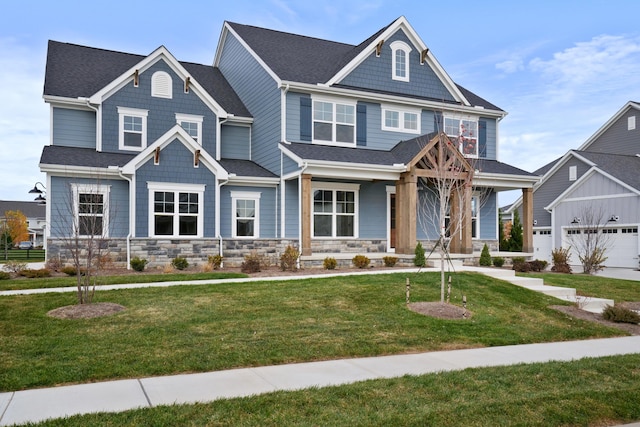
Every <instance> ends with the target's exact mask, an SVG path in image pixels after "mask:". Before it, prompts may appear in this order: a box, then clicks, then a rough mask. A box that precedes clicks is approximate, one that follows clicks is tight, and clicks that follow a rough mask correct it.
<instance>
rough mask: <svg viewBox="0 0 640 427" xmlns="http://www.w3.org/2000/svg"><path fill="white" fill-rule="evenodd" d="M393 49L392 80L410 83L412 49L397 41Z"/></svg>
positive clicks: (392, 44)
mask: <svg viewBox="0 0 640 427" xmlns="http://www.w3.org/2000/svg"><path fill="white" fill-rule="evenodd" d="M390 47H391V69H392V73H391V78H392V79H393V80H400V81H402V82H408V81H409V53H410V52H411V48H410V47H409V45H408V44H406V43H405V42H402V41H400V40H396V41H394V42H393V43H391V45H390Z"/></svg>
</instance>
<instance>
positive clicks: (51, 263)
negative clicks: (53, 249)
mask: <svg viewBox="0 0 640 427" xmlns="http://www.w3.org/2000/svg"><path fill="white" fill-rule="evenodd" d="M45 267H46V268H47V269H49V270H51V271H60V269H61V268H62V260H61V259H60V257H53V258H49V259H48V260H47V263H46V264H45Z"/></svg>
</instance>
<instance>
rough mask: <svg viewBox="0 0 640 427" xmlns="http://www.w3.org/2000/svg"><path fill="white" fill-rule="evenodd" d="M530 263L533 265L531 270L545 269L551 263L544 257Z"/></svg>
mask: <svg viewBox="0 0 640 427" xmlns="http://www.w3.org/2000/svg"><path fill="white" fill-rule="evenodd" d="M529 265H530V266H531V271H544V269H545V268H547V265H549V263H548V262H547V261H545V260H542V259H536V260H533V261H529Z"/></svg>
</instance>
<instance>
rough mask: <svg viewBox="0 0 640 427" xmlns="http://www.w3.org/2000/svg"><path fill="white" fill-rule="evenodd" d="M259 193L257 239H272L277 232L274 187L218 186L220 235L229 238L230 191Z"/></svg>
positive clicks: (231, 225) (231, 222) (230, 225)
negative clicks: (258, 228) (258, 233)
mask: <svg viewBox="0 0 640 427" xmlns="http://www.w3.org/2000/svg"><path fill="white" fill-rule="evenodd" d="M232 191H233V192H247V193H260V206H259V211H260V217H259V221H260V223H259V226H260V235H259V236H258V238H259V239H273V238H276V237H277V236H278V234H279V231H278V230H277V229H276V228H277V227H278V226H279V224H277V223H276V212H277V204H278V203H279V200H277V197H276V196H277V193H276V188H275V187H257V186H236V185H223V186H222V187H221V188H220V229H221V234H222V237H224V238H227V239H228V238H231V236H232V232H231V230H232V227H233V224H234V218H233V217H232V214H231V213H232V205H231V203H232V200H231V192H232Z"/></svg>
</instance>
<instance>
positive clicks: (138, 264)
mask: <svg viewBox="0 0 640 427" xmlns="http://www.w3.org/2000/svg"><path fill="white" fill-rule="evenodd" d="M147 263H148V261H147V260H146V259H140V257H133V258H131V261H129V264H130V265H131V268H133V269H134V270H135V271H144V267H145V266H146V265H147Z"/></svg>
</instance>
